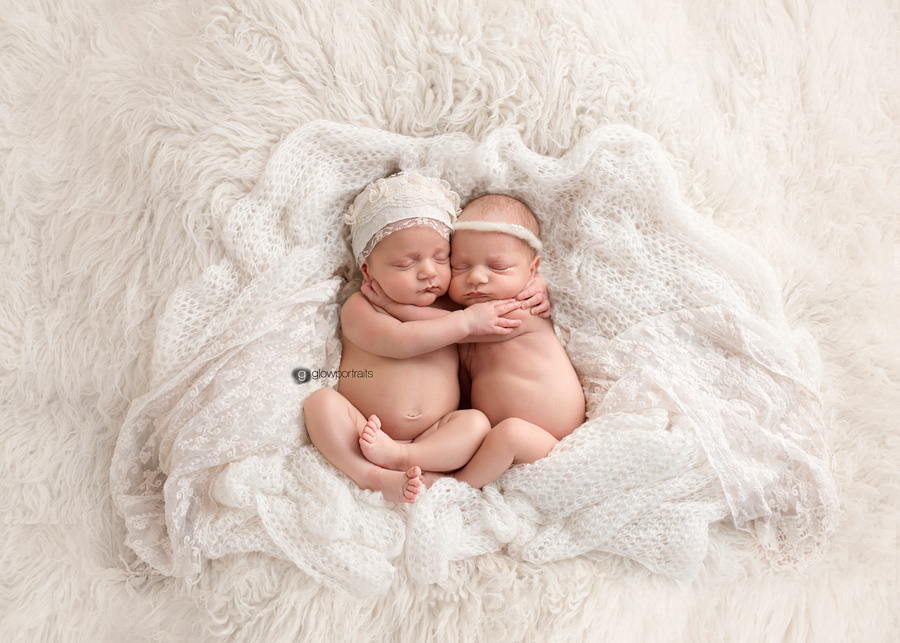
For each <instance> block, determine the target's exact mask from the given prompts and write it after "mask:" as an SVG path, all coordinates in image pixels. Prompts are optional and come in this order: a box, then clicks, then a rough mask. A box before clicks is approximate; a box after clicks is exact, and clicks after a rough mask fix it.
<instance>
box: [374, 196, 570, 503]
mask: <svg viewBox="0 0 900 643" xmlns="http://www.w3.org/2000/svg"><path fill="white" fill-rule="evenodd" d="M537 233H538V224H537V220H536V219H535V217H534V215H533V214H532V212H531V210H530V209H529V208H528V207H527V206H526V205H525V204H524V203H522V202H520V201H517V200H516V199H513V198H511V197H508V196H502V195H487V196H484V197H481V198H479V199H476V200H475V201H473V202H472V203H470V204H469V205H468V206H466V208H465V209H464V210H463V212H462V214H461V215H460V217H459V221H458V222H457V224H456V226H455V227H454V234H453V238H452V241H451V248H452V251H451V255H450V265H451V272H452V279H451V280H450V288H449V295H450V297H451V299H452V300H453V301H454V302H456V303H458V304H460V305H462V306H465V307H466V310H469V309H471V308H474V307H477V306H479V305H483V304H484V303H488V302H497V301H504V300H506V299H507V298H509V297H513V296H516V294H517V293H519V292H520V291H521V290H522V289H523V287H524V286H525V284H526V283H528V282H529V280H530V279H531V278H532V277H534V275H535V272H536V271H537V268H538V266H539V265H540V256H539V254H538V253H539V252H540V250H541V242H540V241H539V240H538V237H537ZM374 285H375V286H377V284H374ZM364 292H365V294H366V296H367V297H368V298H370V299H371V300H372V301H375V302H377V303H378V304H379V305H380V306H381V307H383V308H385V309H386V310H388V311H389V312H390V313H391V314H392V315H394V316H396V317H397V318H398V319H405V320H413V319H425V318H430V317H436V316H440V315H447V314H448V312H447V311H445V310H439V309H436V308H430V309H422V308H415V307H412V306H402V305H399V304H397V303H396V302H392V301H391V300H390V298H388V297H385V296H384V293H382V292H381V291H380V290H379V289H378V288H377V287H375V288H372V287H370V288H368V289H366V288H364ZM506 316H507V317H510V318H512V319H515V320H517V321H520V322H521V324H519V325H518V326H516V327H514V328H512V329H511V330H510V331H509V332H505V333H503V334H494V335H484V336H481V337H470V338H468V339H465V340H462V341H461V342H460V346H459V355H460V360H461V365H462V367H463V371H462V375H463V378H464V379H466V378H467V379H468V380H469V381H470V383H471V406H472V407H473V408H475V409H478V410H479V411H481V412H483V413H484V414H485V415H486V416H487V418H488V420H489V421H490V423H491V425H492V426H493V428H492V429H491V431H490V433H488V434H487V436H486V437H485V440H484V443H483V444H482V445H481V447H480V448H479V449H478V451H477V452H476V453H475V455H474V456H473V457H472V459H471V460H470V461H469V462H468V463H467V464H466V466H465V467H463V468H461V469H460V470H458V471H456V472H455V473H453V474H452V475H453V476H454V477H456V478H457V479H458V480H461V481H463V482H467V483H469V484H470V485H472V486H473V487H476V488H481V487H483V486H484V485H486V484H487V483H489V482H491V481H493V480H494V479H496V478H497V477H498V476H499V475H500V474H502V473H503V472H504V471H506V470H507V469H508V468H509V467H510V466H511V465H513V464H520V463H527V462H534V461H536V460H538V459H540V458H542V457H544V456H545V455H547V454H548V453H549V452H550V450H551V449H552V448H553V447H554V446H555V445H556V443H557V442H558V441H559V440H560V439H562V438H563V437H565V436H567V435H569V434H570V433H571V432H572V431H573V430H575V428H577V427H578V426H579V425H581V423H582V422H584V412H585V400H584V391H583V390H582V388H581V384H580V382H579V381H578V376H577V375H576V373H575V369H574V368H573V367H572V363H571V362H570V361H569V357H568V355H567V354H566V351H565V349H564V348H563V346H562V344H560V342H559V340H558V339H557V337H556V333H554V331H553V324H552V322H551V321H550V320H549V319H546V318H542V317H540V316H535V315H532V314H530V312H529V311H526V310H521V309H520V310H513V311H510V312H508V313H506ZM376 436H377V434H376ZM379 439H380V440H381V441H382V443H385V442H387V440H385V439H384V438H379ZM437 477H439V474H437V473H433V472H431V471H426V473H425V474H423V479H424V480H425V482H426V484H431V482H433V481H434V480H435V479H436V478H437Z"/></svg>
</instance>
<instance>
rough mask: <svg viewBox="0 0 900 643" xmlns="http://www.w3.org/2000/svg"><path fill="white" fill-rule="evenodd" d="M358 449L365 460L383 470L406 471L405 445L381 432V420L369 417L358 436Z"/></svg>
mask: <svg viewBox="0 0 900 643" xmlns="http://www.w3.org/2000/svg"><path fill="white" fill-rule="evenodd" d="M359 448H360V450H361V451H362V454H363V455H364V456H365V458H366V460H368V461H369V462H371V463H372V464H377V465H378V466H379V467H384V468H385V469H393V470H394V471H405V470H406V469H407V464H406V455H407V453H408V451H407V449H406V445H403V444H399V443H397V442H395V441H394V440H392V439H391V437H390V436H389V435H388V434H386V433H385V432H384V431H382V430H381V420H379V419H378V417H377V416H375V415H370V416H369V420H368V421H367V422H366V425H365V426H364V427H363V430H362V432H361V433H360V434H359Z"/></svg>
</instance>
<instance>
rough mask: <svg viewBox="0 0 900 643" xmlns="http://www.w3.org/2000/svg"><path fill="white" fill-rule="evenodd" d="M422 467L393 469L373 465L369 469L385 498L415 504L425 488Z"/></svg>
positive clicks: (374, 484)
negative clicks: (406, 469) (404, 469)
mask: <svg viewBox="0 0 900 643" xmlns="http://www.w3.org/2000/svg"><path fill="white" fill-rule="evenodd" d="M421 475H422V469H420V468H419V467H411V468H410V469H409V470H408V471H392V470H390V469H383V468H381V467H373V468H372V470H371V471H369V474H368V476H369V480H370V481H371V482H372V485H373V486H374V487H375V488H376V489H378V490H380V491H381V495H383V496H384V499H385V500H389V501H390V502H400V503H409V504H413V503H415V502H416V498H417V497H418V496H419V494H420V493H421V492H422V490H423V489H424V488H425V487H424V484H423V483H422V478H421Z"/></svg>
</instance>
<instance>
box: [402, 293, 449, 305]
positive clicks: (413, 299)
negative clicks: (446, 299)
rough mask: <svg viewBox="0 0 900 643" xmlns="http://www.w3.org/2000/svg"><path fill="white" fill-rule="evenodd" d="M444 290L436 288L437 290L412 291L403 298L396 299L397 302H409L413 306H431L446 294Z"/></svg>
mask: <svg viewBox="0 0 900 643" xmlns="http://www.w3.org/2000/svg"><path fill="white" fill-rule="evenodd" d="M444 292H446V291H443V290H436V291H435V292H417V293H410V295H409V296H407V297H404V298H403V299H402V300H400V299H395V300H394V301H396V302H397V303H400V304H409V305H411V306H430V305H431V304H433V303H434V302H435V301H437V298H438V297H440V296H441V295H443V294H444Z"/></svg>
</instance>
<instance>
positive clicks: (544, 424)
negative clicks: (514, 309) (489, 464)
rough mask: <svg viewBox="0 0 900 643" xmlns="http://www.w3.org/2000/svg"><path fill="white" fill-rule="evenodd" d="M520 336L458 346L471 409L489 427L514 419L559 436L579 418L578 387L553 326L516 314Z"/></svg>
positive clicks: (580, 395) (580, 397) (581, 403)
mask: <svg viewBox="0 0 900 643" xmlns="http://www.w3.org/2000/svg"><path fill="white" fill-rule="evenodd" d="M519 318H520V319H522V320H523V324H522V326H523V331H522V333H521V334H520V335H517V336H516V337H513V338H512V339H508V340H505V341H498V342H483V343H472V344H465V345H461V347H460V355H461V357H462V361H463V364H464V366H465V368H466V369H467V371H468V373H469V378H470V379H471V381H472V407H473V408H476V409H478V410H479V411H481V412H482V413H484V414H485V415H487V417H488V419H489V420H490V421H491V425H492V426H493V425H496V424H497V423H498V422H500V421H502V420H505V419H507V418H511V417H516V418H521V419H523V420H527V421H528V422H532V423H533V424H536V425H538V426H540V427H541V428H543V429H545V430H546V431H548V432H550V433H551V434H553V435H554V436H555V437H556V438H557V439H562V438H563V437H565V436H566V435H568V434H569V433H571V432H572V431H573V430H575V429H576V428H577V427H578V426H580V425H581V424H582V423H583V422H584V409H585V402H584V391H583V390H582V388H581V383H580V382H579V381H578V375H577V374H576V373H575V368H574V367H573V366H572V362H571V361H570V360H569V356H568V355H567V354H566V350H565V349H564V348H563V346H562V344H560V342H559V339H557V337H556V333H554V332H553V324H552V323H551V322H550V320H548V319H541V318H540V317H535V316H532V315H529V314H528V313H527V312H526V313H524V314H522V315H521V316H520V317H519Z"/></svg>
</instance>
